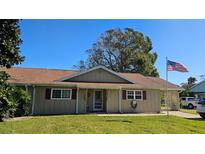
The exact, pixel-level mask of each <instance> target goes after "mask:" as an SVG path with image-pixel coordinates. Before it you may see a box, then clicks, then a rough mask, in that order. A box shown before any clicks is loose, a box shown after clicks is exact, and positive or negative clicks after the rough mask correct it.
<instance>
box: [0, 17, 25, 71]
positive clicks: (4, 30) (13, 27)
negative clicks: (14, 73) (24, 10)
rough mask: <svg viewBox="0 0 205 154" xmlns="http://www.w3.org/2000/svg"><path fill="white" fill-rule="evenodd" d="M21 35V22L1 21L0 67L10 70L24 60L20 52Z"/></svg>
mask: <svg viewBox="0 0 205 154" xmlns="http://www.w3.org/2000/svg"><path fill="white" fill-rule="evenodd" d="M20 34H21V32H20V27H19V20H17V19H16V20H7V19H1V20H0V66H3V67H7V68H10V67H11V66H13V65H15V64H20V63H21V62H22V61H23V60H24V58H25V57H23V56H21V55H20V50H19V48H20V47H19V46H20V44H21V43H22V40H21V39H20Z"/></svg>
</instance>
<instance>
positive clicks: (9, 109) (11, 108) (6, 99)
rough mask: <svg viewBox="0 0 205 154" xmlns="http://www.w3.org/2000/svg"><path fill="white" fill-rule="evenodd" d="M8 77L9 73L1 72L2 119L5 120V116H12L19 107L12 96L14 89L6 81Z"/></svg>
mask: <svg viewBox="0 0 205 154" xmlns="http://www.w3.org/2000/svg"><path fill="white" fill-rule="evenodd" d="M7 79H8V75H7V74H6V73H5V72H0V121H3V118H8V117H12V116H13V115H14V112H15V111H16V107H17V103H16V102H15V101H13V96H12V93H13V91H14V89H13V87H12V86H10V85H9V84H8V83H7V82H5V81H6V80H7Z"/></svg>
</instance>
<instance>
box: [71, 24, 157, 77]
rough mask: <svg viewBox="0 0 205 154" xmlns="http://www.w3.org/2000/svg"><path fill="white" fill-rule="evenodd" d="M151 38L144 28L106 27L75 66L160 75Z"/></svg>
mask: <svg viewBox="0 0 205 154" xmlns="http://www.w3.org/2000/svg"><path fill="white" fill-rule="evenodd" d="M151 50H152V42H151V39H150V38H149V37H147V36H144V35H143V34H142V33H141V32H138V31H135V30H133V29H131V28H125V30H124V31H122V30H121V29H111V30H107V31H106V32H105V33H104V34H102V35H101V37H100V38H99V39H98V40H97V42H96V43H94V44H93V46H92V48H91V49H89V50H87V51H86V52H87V54H88V59H87V60H86V61H80V64H79V65H77V66H75V67H77V68H78V69H81V68H83V69H85V68H86V69H89V68H92V67H95V66H98V65H102V66H105V67H107V68H109V69H111V70H113V71H116V72H131V73H141V74H144V75H147V76H159V73H158V72H157V69H156V67H155V66H154V64H155V62H156V60H157V53H156V52H151Z"/></svg>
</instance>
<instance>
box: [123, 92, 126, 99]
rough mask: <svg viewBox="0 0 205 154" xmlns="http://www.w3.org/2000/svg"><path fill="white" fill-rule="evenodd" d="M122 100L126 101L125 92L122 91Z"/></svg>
mask: <svg viewBox="0 0 205 154" xmlns="http://www.w3.org/2000/svg"><path fill="white" fill-rule="evenodd" d="M122 99H126V90H122Z"/></svg>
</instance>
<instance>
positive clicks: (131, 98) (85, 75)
mask: <svg viewBox="0 0 205 154" xmlns="http://www.w3.org/2000/svg"><path fill="white" fill-rule="evenodd" d="M5 70H6V72H7V73H8V74H9V75H10V78H9V82H10V83H12V84H14V85H16V86H22V87H24V88H25V89H26V90H27V91H28V92H29V94H30V95H31V97H32V114H33V115H44V114H74V113H76V114H79V113H90V112H105V113H142V112H152V113H153V112H155V113H157V112H160V104H161V103H160V102H161V101H160V94H161V93H162V92H164V91H165V87H166V81H165V80H163V79H160V78H157V77H148V76H143V75H141V74H139V73H117V72H114V71H112V70H109V69H107V68H105V67H103V66H98V67H94V68H92V69H89V70H86V71H73V70H58V69H41V68H16V67H14V68H10V69H5ZM181 90H182V88H180V87H179V86H177V85H175V84H172V83H170V82H169V83H168V94H169V95H168V96H169V100H170V104H171V107H172V108H173V109H175V110H176V109H178V106H179V91H181Z"/></svg>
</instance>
